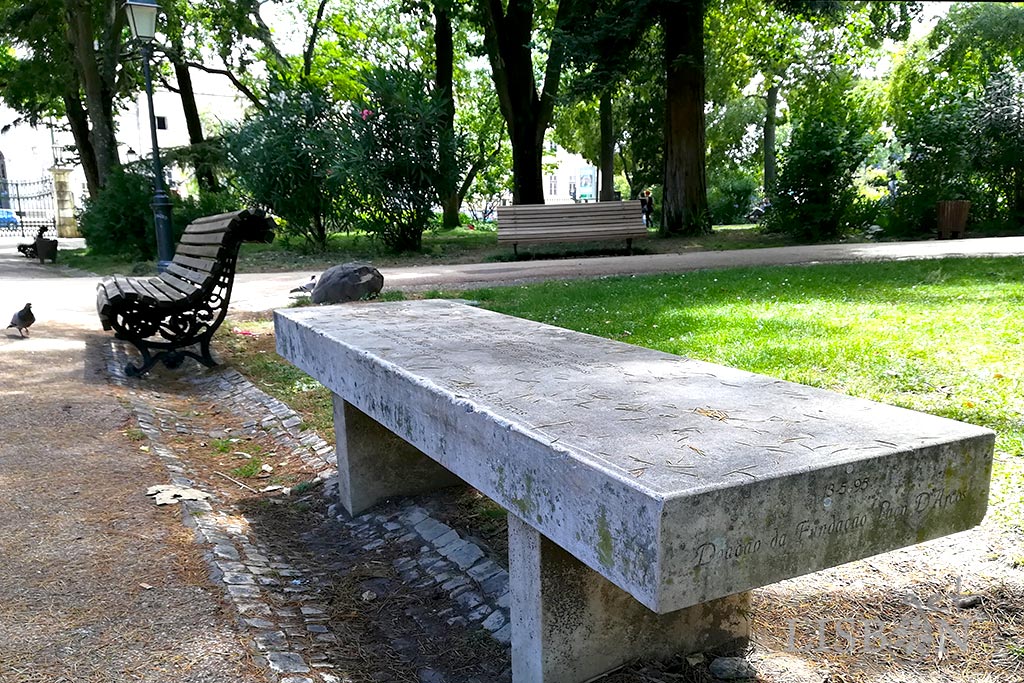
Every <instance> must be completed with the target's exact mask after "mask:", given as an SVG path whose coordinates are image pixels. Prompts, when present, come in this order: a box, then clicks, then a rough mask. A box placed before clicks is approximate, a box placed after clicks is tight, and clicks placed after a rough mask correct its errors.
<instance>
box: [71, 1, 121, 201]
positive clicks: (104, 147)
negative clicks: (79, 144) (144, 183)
mask: <svg viewBox="0 0 1024 683" xmlns="http://www.w3.org/2000/svg"><path fill="white" fill-rule="evenodd" d="M64 7H65V12H66V16H67V21H68V33H67V36H68V44H69V46H70V49H71V54H72V55H73V64H74V65H75V71H76V73H77V74H78V77H79V79H80V81H81V83H82V85H83V86H84V88H83V89H84V90H85V111H86V112H87V113H88V116H89V124H90V126H89V141H90V143H91V144H92V149H93V152H94V153H95V155H96V171H97V176H98V182H99V186H100V187H103V186H104V185H106V183H107V177H108V175H109V174H110V172H111V170H112V169H114V168H115V167H117V166H119V165H120V160H119V159H118V154H117V140H116V138H115V137H114V115H113V88H112V84H108V83H106V82H105V81H104V78H103V73H102V72H101V69H100V65H99V63H98V61H97V48H96V47H94V44H93V43H94V41H95V40H96V36H95V33H94V25H93V21H92V7H91V5H90V3H89V2H87V1H83V0H65V5H64ZM101 47H102V49H105V50H110V49H113V50H117V49H118V46H117V45H114V46H111V45H102V46H101Z"/></svg>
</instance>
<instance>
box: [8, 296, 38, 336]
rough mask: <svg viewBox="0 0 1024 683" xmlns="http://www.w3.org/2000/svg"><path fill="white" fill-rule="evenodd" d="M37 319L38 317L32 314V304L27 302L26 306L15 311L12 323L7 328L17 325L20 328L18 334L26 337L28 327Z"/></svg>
mask: <svg viewBox="0 0 1024 683" xmlns="http://www.w3.org/2000/svg"><path fill="white" fill-rule="evenodd" d="M35 321H36V317H35V316H34V315H32V304H25V308H23V309H21V310H20V311H18V312H17V313H15V314H14V317H13V318H11V324H10V325H8V326H7V329H11V328H12V327H16V328H18V334H20V335H21V336H22V337H25V336H27V335H28V328H29V327H31V326H32V323H34V322H35Z"/></svg>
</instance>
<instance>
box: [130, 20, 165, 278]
mask: <svg viewBox="0 0 1024 683" xmlns="http://www.w3.org/2000/svg"><path fill="white" fill-rule="evenodd" d="M124 8H125V12H126V13H127V14H128V24H129V25H130V26H131V29H132V35H133V36H134V37H135V39H136V40H137V41H139V44H140V47H141V48H142V73H143V75H144V76H145V79H146V99H147V100H148V101H149V131H150V134H151V135H152V136H153V203H152V206H153V226H154V227H155V229H156V256H157V264H156V267H157V270H158V271H160V272H163V271H164V270H166V269H167V266H168V264H169V263H170V262H171V257H172V255H173V252H174V247H173V244H172V243H171V200H170V198H169V197H168V196H167V192H166V191H165V190H164V171H163V167H162V166H161V165H160V148H159V147H158V146H157V139H156V114H154V113H153V81H152V78H151V77H150V72H149V62H150V60H152V59H153V38H154V37H155V36H156V15H157V13H158V12H159V11H160V6H159V5H158V4H156V0H126V2H125V3H124Z"/></svg>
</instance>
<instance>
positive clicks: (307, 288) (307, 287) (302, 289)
mask: <svg viewBox="0 0 1024 683" xmlns="http://www.w3.org/2000/svg"><path fill="white" fill-rule="evenodd" d="M314 287H316V275H310V276H309V282H307V283H306V284H304V285H299V286H298V287H296V288H295V289H293V290H291V292H290V293H292V294H294V293H295V292H298V293H299V294H309V293H310V292H312V291H313V288H314Z"/></svg>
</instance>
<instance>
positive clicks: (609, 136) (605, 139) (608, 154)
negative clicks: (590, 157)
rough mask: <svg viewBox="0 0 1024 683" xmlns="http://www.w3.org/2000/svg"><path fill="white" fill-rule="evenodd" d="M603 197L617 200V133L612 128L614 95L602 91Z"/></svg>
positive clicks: (606, 199)
mask: <svg viewBox="0 0 1024 683" xmlns="http://www.w3.org/2000/svg"><path fill="white" fill-rule="evenodd" d="M600 114H601V197H600V201H602V202H611V201H614V200H615V133H614V131H613V130H612V95H611V93H610V92H609V91H607V90H605V91H604V92H602V93H601V108H600Z"/></svg>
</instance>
